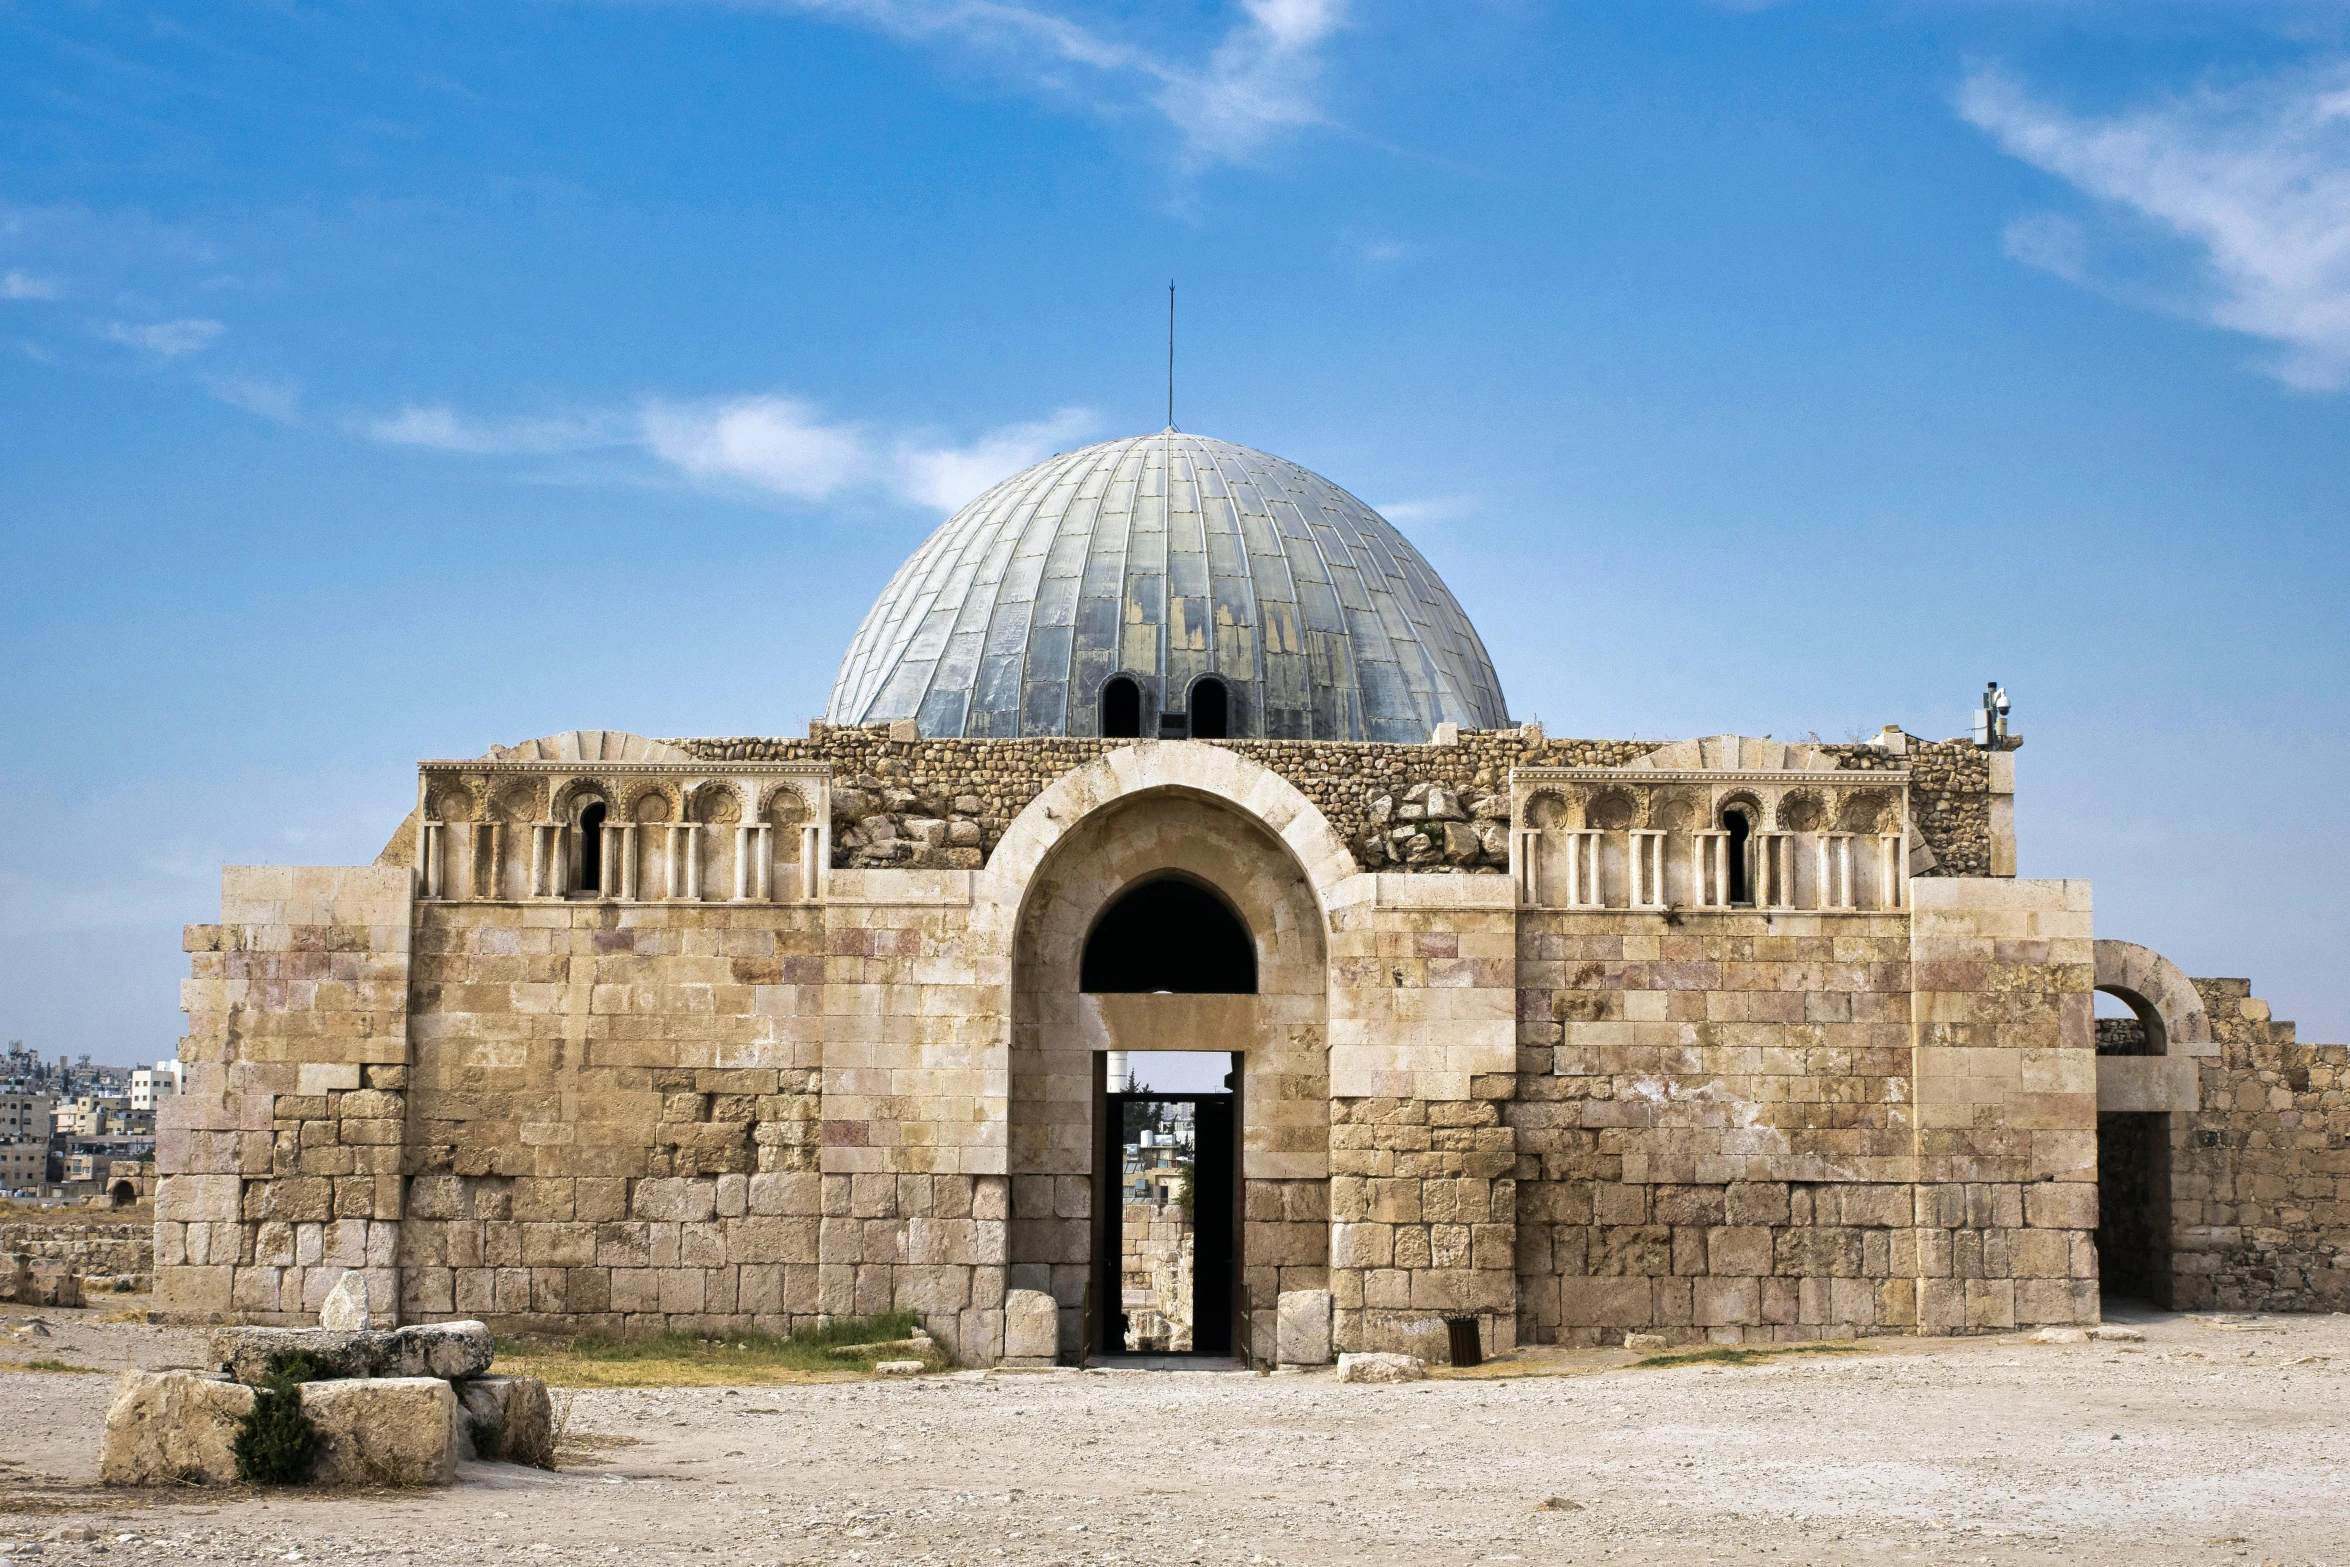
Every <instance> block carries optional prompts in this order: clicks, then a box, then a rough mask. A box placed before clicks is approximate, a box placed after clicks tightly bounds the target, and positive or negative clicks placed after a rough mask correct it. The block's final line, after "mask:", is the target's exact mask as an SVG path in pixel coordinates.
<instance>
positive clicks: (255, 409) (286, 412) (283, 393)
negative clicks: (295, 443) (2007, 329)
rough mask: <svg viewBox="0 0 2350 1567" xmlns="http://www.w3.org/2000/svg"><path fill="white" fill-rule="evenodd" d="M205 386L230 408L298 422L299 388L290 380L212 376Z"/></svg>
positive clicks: (282, 421)
mask: <svg viewBox="0 0 2350 1567" xmlns="http://www.w3.org/2000/svg"><path fill="white" fill-rule="evenodd" d="M204 387H205V390H207V391H209V392H210V393H211V394H212V395H213V396H215V397H217V398H219V399H220V400H221V401H222V402H224V403H226V404H228V405H229V406H230V407H231V408H242V409H244V410H245V412H247V413H249V414H259V415H260V416H261V417H262V418H264V419H269V420H273V421H275V422H276V423H278V424H300V423H301V422H302V388H301V386H300V385H299V384H297V383H295V382H292V381H263V380H259V379H255V378H253V377H249V376H215V377H213V378H211V379H209V380H207V381H206V382H205V383H204Z"/></svg>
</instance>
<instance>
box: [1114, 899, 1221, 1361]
mask: <svg viewBox="0 0 2350 1567" xmlns="http://www.w3.org/2000/svg"><path fill="white" fill-rule="evenodd" d="M1078 970H1079V972H1078V989H1079V991H1080V992H1081V993H1082V994H1085V995H1091V996H1151V997H1154V998H1156V997H1167V998H1169V999H1172V998H1174V997H1177V996H1211V995H1213V996H1253V995H1255V994H1256V989H1257V951H1256V938H1255V936H1254V935H1253V934H1252V933H1251V932H1250V931H1249V928H1248V926H1247V924H1246V923H1245V922H1243V921H1242V919H1241V917H1240V915H1239V914H1238V913H1237V912H1236V911H1235V910H1234V909H1233V907H1232V905H1231V904H1230V903H1228V902H1226V901H1225V900H1224V898H1223V897H1222V896H1220V895H1219V894H1218V893H1217V892H1216V891H1215V889H1214V888H1212V887H1209V886H1206V885H1203V884H1201V883H1199V882H1196V881H1193V880H1191V879H1190V878H1188V877H1186V876H1183V875H1181V874H1179V873H1173V872H1170V873H1169V874H1167V875H1164V876H1155V877H1151V878H1149V879H1147V880H1144V881H1141V882H1138V883H1136V884H1135V885H1133V886H1131V887H1128V888H1127V889H1126V890H1125V891H1123V892H1121V893H1119V894H1118V895H1117V897H1115V898H1114V899H1112V900H1111V901H1110V903H1109V905H1108V906H1107V907H1106V908H1104V909H1103V910H1102V912H1101V915H1100V917H1099V918H1097V919H1096V920H1095V921H1094V922H1093V929H1092V930H1091V931H1089V932H1088V933H1087V934H1086V938H1085V954H1084V957H1083V959H1082V960H1081V961H1080V963H1079V965H1078ZM1180 1042H1181V1043H1185V1044H1188V1045H1190V1046H1191V1047H1192V1048H1191V1049H1189V1050H1186V1051H1166V1052H1160V1051H1151V1052H1141V1053H1137V1052H1136V1051H1134V1050H1131V1049H1125V1050H1119V1049H1113V1050H1110V1051H1107V1052H1105V1054H1104V1058H1103V1063H1102V1065H1103V1073H1102V1075H1103V1087H1102V1094H1101V1098H1100V1101H1099V1103H1100V1110H1099V1112H1098V1113H1097V1114H1096V1115H1095V1118H1094V1124H1095V1126H1096V1127H1098V1128H1099V1136H1098V1138H1097V1142H1096V1146H1095V1151H1094V1165H1093V1170H1094V1178H1093V1207H1094V1216H1095V1222H1094V1247H1093V1255H1094V1272H1093V1309H1092V1312H1091V1313H1090V1318H1091V1322H1090V1326H1091V1328H1092V1332H1091V1334H1090V1337H1091V1339H1092V1342H1093V1344H1094V1345H1095V1347H1096V1350H1097V1352H1098V1353H1103V1354H1113V1355H1114V1354H1119V1353H1125V1354H1199V1355H1229V1354H1231V1353H1232V1346H1233V1340H1234V1337H1235V1331H1236V1328H1237V1325H1238V1324H1237V1320H1236V1312H1235V1310H1234V1307H1235V1305H1236V1302H1235V1301H1234V1299H1233V1294H1232V1290H1233V1284H1234V1282H1235V1279H1236V1276H1237V1273H1238V1262H1239V1257H1238V1240H1239V1235H1238V1228H1239V1222H1240V1214H1239V1210H1238V1208H1237V1206H1236V1203H1235V1199H1236V1197H1237V1196H1238V1179H1239V1160H1238V1153H1239V1149H1238V1147H1237V1145H1236V1144H1235V1142H1234V1133H1235V1132H1236V1131H1237V1130H1238V1127H1237V1118H1236V1116H1235V1115H1234V1113H1233V1112H1234V1095H1233V1089H1234V1087H1235V1086H1236V1085H1237V1084H1238V1082H1239V1070H1240V1067H1241V1063H1242V1061H1243V1059H1244V1057H1243V1056H1242V1055H1240V1054H1235V1053H1226V1054H1223V1055H1221V1056H1219V1055H1218V1054H1217V1052H1216V1046H1217V1045H1218V1044H1219V1043H1223V1042H1222V1041H1218V1040H1217V1039H1215V1038H1212V1037H1209V1038H1199V1039H1191V1040H1185V1041H1180ZM1219 1059H1221V1060H1222V1061H1223V1062H1224V1063H1226V1069H1225V1070H1224V1071H1222V1072H1212V1073H1211V1074H1210V1078H1211V1081H1210V1082H1209V1083H1207V1084H1198V1083H1190V1084H1186V1085H1185V1086H1184V1087H1182V1088H1171V1087H1170V1086H1169V1085H1168V1081H1167V1079H1166V1078H1165V1077H1164V1076H1162V1075H1160V1072H1159V1064H1160V1063H1161V1062H1172V1061H1181V1062H1185V1063H1187V1064H1190V1063H1196V1062H1199V1061H1216V1060H1219ZM1152 1077H1157V1078H1158V1081H1157V1082H1152V1081H1151V1078H1152Z"/></svg>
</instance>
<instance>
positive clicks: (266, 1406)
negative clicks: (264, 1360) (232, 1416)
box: [229, 1349, 336, 1485]
mask: <svg viewBox="0 0 2350 1567" xmlns="http://www.w3.org/2000/svg"><path fill="white" fill-rule="evenodd" d="M335 1374H336V1373H335V1370H334V1368H333V1367H332V1366H330V1365H328V1364H327V1363H326V1362H325V1361H322V1360H320V1359H319V1358H318V1357H317V1356H315V1355H313V1354H311V1353H310V1352H309V1351H308V1350H300V1349H297V1350H292V1351H289V1352H287V1353H284V1354H279V1355H273V1356H271V1357H270V1361H269V1380H268V1381H266V1382H264V1383H263V1384H262V1385H261V1386H259V1387H257V1388H255V1389H254V1390H253V1412H252V1413H251V1414H249V1415H247V1416H245V1417H244V1418H243V1419H242V1420H240V1421H238V1422H237V1436H236V1440H235V1441H234V1442H232V1443H231V1444H230V1445H229V1451H230V1452H231V1453H232V1454H233V1455H235V1457H236V1460H237V1474H238V1475H239V1476H240V1477H241V1478H243V1479H245V1480H247V1481H250V1482H251V1483H252V1484H254V1485H301V1484H302V1483H304V1482H305V1481H307V1480H308V1479H309V1478H310V1467H311V1465H312V1464H314V1463H315V1462H317V1459H318V1430H317V1428H316V1427H314V1426H312V1425H311V1423H310V1417H309V1416H308V1415H306V1414H304V1413H302V1384H303V1383H305V1382H318V1381H325V1380H328V1379H331V1378H332V1377H333V1376H334V1375H335Z"/></svg>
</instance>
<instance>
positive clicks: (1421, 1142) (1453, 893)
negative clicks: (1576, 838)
mask: <svg viewBox="0 0 2350 1567" xmlns="http://www.w3.org/2000/svg"><path fill="white" fill-rule="evenodd" d="M1508 896H1509V894H1508V883H1506V882H1502V883H1500V884H1499V886H1498V888H1497V887H1496V884H1495V883H1494V882H1493V881H1492V880H1491V879H1489V878H1485V877H1457V878H1444V879H1436V878H1423V877H1405V876H1388V875H1377V876H1360V877H1356V878H1353V879H1352V880H1351V881H1349V882H1348V883H1347V884H1346V888H1345V892H1344V896H1343V897H1342V899H1341V901H1339V902H1338V904H1337V906H1336V907H1335V908H1334V909H1333V910H1332V916H1331V938H1330V1094H1331V1103H1330V1290H1331V1296H1332V1302H1331V1304H1332V1313H1333V1315H1332V1332H1333V1337H1334V1340H1335V1342H1336V1343H1337V1345H1338V1347H1339V1348H1340V1349H1343V1350H1395V1351H1401V1352H1404V1353H1411V1354H1420V1355H1423V1356H1426V1357H1428V1358H1432V1359H1438V1360H1441V1359H1443V1358H1445V1355H1446V1353H1447V1351H1446V1348H1445V1346H1444V1343H1443V1334H1444V1327H1443V1319H1444V1318H1446V1317H1452V1316H1475V1317H1477V1318H1478V1319H1479V1333H1480V1336H1481V1338H1482V1339H1483V1341H1484V1343H1485V1345H1486V1347H1487V1349H1488V1350H1489V1351H1491V1352H1495V1353H1499V1352H1501V1351H1504V1350H1507V1349H1509V1348H1511V1347H1513V1346H1514V1345H1515V1344H1516V1342H1517V1327H1518V1316H1517V1310H1516V1302H1515V1295H1516V1290H1515V1278H1514V1272H1515V1262H1514V1258H1515V1254H1516V1249H1517V1222H1518V1195H1517V1191H1516V1186H1515V1174H1516V1166H1517V1154H1516V1132H1515V1129H1514V1128H1513V1127H1512V1126H1511V1125H1509V1124H1508V1123H1507V1122H1506V1121H1505V1120H1504V1118H1503V1115H1502V1111H1501V1108H1500V1107H1501V1105H1502V1104H1503V1103H1504V1102H1506V1101H1507V1100H1508V1099H1509V1098H1510V1097H1511V1096H1512V1095H1513V1094H1514V1093H1515V1091H1516V1086H1517V1079H1516V1073H1515V1071H1514V1068H1515V1065H1516V1059H1517V1058H1516V1049H1515V1044H1514V1039H1515V1033H1516V1023H1515V1017H1516V1010H1517V983H1518V982H1517V955H1516V954H1517V937H1516V925H1517V919H1518V911H1517V910H1516V908H1515V907H1514V905H1513V904H1512V903H1511V902H1510V901H1508Z"/></svg>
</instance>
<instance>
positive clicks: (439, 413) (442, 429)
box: [362, 403, 627, 457]
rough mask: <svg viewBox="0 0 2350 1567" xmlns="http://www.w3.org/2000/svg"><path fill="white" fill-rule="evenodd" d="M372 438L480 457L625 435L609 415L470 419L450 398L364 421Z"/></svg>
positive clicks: (562, 448)
mask: <svg viewBox="0 0 2350 1567" xmlns="http://www.w3.org/2000/svg"><path fill="white" fill-rule="evenodd" d="M362 428H363V429H364V430H365V432H366V434H367V435H368V437H369V438H370V439H372V440H378V441H383V442H385V443H387V444H389V445H393V446H429V447H432V448H434V449H436V450H439V451H444V452H466V453H470V454H471V455H473V456H477V457H496V456H517V455H527V456H547V455H551V454H553V453H557V452H576V451H585V450H587V449H588V448H590V447H596V446H612V445H616V444H620V443H621V442H623V441H625V440H626V438H627V437H626V434H625V432H624V430H623V429H622V427H621V426H620V423H619V421H617V420H615V419H613V418H611V417H609V416H605V415H587V416H583V417H575V418H544V417H537V418H512V419H470V418H465V417H462V416H460V415H459V414H458V413H457V412H456V411H455V410H454V409H452V408H449V407H448V406H447V405H445V404H437V403H436V404H411V405H410V406H408V407H405V408H403V409H401V410H400V411H399V412H398V413H396V414H393V415H392V416H391V417H389V418H387V419H372V420H367V421H364V423H363V424H362Z"/></svg>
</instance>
